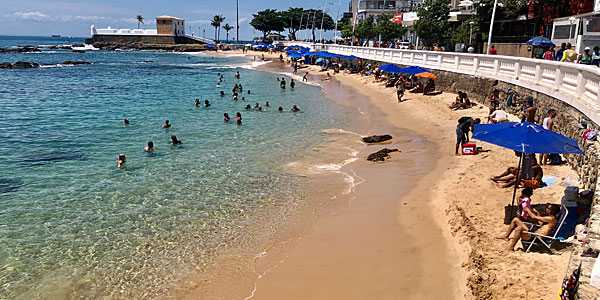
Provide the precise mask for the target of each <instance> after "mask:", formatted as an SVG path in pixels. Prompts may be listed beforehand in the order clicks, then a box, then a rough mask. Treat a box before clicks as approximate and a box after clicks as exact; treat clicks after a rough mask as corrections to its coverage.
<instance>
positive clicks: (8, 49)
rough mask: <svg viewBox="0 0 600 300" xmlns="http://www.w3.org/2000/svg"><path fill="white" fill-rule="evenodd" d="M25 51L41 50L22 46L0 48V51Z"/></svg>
mask: <svg viewBox="0 0 600 300" xmlns="http://www.w3.org/2000/svg"><path fill="white" fill-rule="evenodd" d="M25 52H42V50H40V49H38V48H36V47H32V46H23V47H19V48H0V53H25Z"/></svg>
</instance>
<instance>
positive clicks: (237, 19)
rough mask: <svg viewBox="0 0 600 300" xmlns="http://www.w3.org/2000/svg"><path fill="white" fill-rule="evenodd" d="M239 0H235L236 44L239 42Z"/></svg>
mask: <svg viewBox="0 0 600 300" xmlns="http://www.w3.org/2000/svg"><path fill="white" fill-rule="evenodd" d="M238 2H239V0H235V27H236V28H235V36H236V39H235V40H236V44H239V43H240V10H239V3H238Z"/></svg>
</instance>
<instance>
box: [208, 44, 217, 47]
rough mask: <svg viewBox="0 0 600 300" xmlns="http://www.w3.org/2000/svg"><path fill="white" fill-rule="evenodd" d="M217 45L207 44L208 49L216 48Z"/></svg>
mask: <svg viewBox="0 0 600 300" xmlns="http://www.w3.org/2000/svg"><path fill="white" fill-rule="evenodd" d="M216 46H217V45H215V44H207V45H206V47H209V48H212V47H216Z"/></svg>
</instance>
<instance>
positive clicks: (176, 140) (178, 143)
mask: <svg viewBox="0 0 600 300" xmlns="http://www.w3.org/2000/svg"><path fill="white" fill-rule="evenodd" d="M169 144H173V145H181V144H183V143H182V142H181V140H178V139H177V137H176V136H174V135H172V136H171V140H170V141H169Z"/></svg>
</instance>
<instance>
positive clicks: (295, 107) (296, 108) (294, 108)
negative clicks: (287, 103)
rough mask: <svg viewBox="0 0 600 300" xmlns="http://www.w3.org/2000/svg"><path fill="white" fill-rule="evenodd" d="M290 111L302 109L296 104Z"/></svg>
mask: <svg viewBox="0 0 600 300" xmlns="http://www.w3.org/2000/svg"><path fill="white" fill-rule="evenodd" d="M290 111H293V112H297V111H300V109H299V108H298V106H296V105H294V107H292V109H290Z"/></svg>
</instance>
